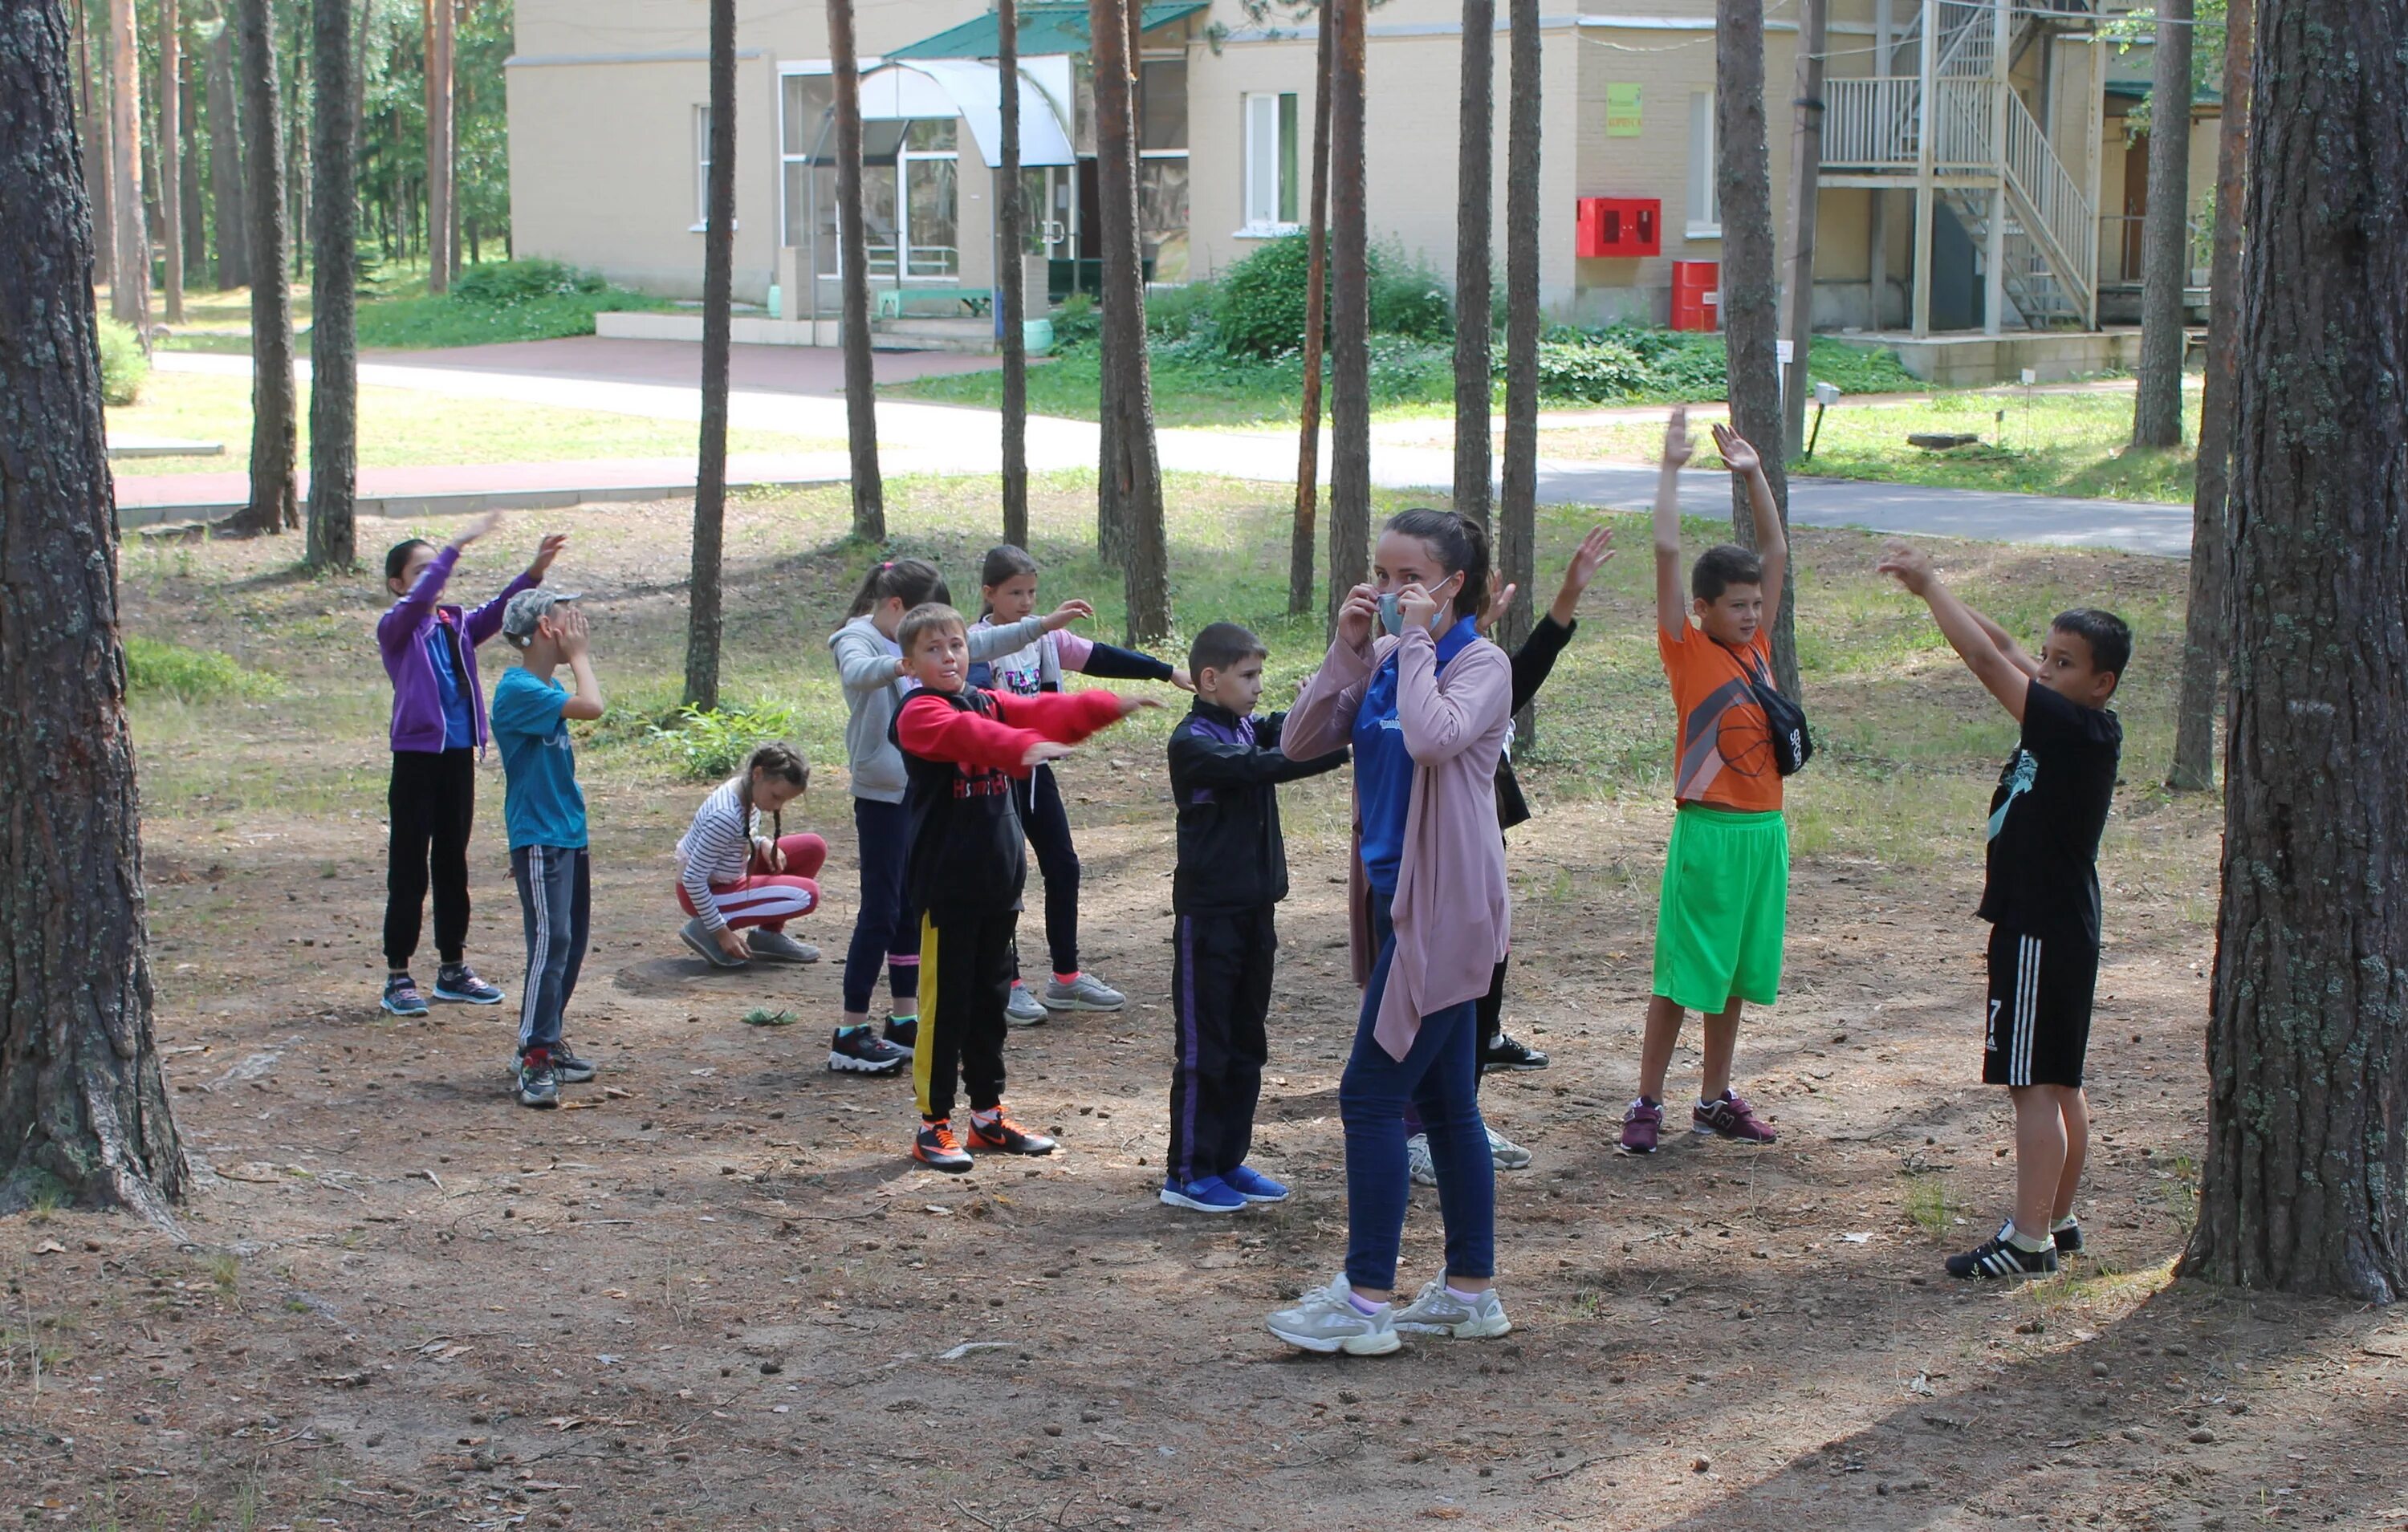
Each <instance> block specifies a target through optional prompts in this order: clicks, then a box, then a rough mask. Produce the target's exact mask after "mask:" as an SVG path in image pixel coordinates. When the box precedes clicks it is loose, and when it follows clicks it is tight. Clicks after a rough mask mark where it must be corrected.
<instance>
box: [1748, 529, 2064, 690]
mask: <svg viewBox="0 0 2408 1532" xmlns="http://www.w3.org/2000/svg"><path fill="white" fill-rule="evenodd" d="M1874 567H1875V569H1876V570H1877V571H1878V572H1880V573H1882V574H1885V575H1895V576H1897V577H1898V582H1899V584H1901V585H1903V586H1905V587H1906V588H1907V590H1908V591H1910V592H1912V593H1913V594H1915V595H1918V596H1921V597H1922V598H1923V600H1924V603H1925V604H1926V605H1928V607H1930V609H1931V618H1932V621H1933V622H1936V623H1939V624H1940V631H1941V633H1942V634H1943V635H1945V636H1946V637H1947V639H1948V642H1949V643H1950V644H1951V645H1952V646H1953V647H1954V648H1955V649H1956V651H1957V656H1958V657H1959V658H1961V659H1962V660H1964V662H1965V667H1966V668H1967V669H1968V670H1971V671H1972V672H1973V675H1974V677H1975V678H1976V679H1977V680H1980V681H1981V683H1982V684H1983V685H1984V686H1986V687H1988V688H1989V690H1990V694H1991V695H1992V696H1994V697H1997V698H1998V699H1999V705H2000V707H2002V708H2004V709H2006V710H2007V712H2008V715H2009V716H2010V717H2012V718H2014V721H2015V722H2016V723H2022V722H2023V721H2024V703H2025V701H2026V699H2027V698H2028V696H2029V695H2030V693H2031V683H2032V673H2031V672H2030V671H2028V670H2026V669H2024V668H2023V667H2022V666H2019V665H2017V664H2016V663H2015V661H2014V660H2013V659H2010V658H2009V657H2008V656H2007V654H2006V652H2005V651H2002V650H2001V649H2000V647H1999V645H1998V643H1997V642H1996V641H1995V640H1993V639H1992V637H1990V635H1991V634H1992V633H1996V632H1998V624H1997V623H1992V622H1990V621H1989V620H1988V619H1986V618H1985V617H1983V616H1982V615H1981V614H1980V613H1979V612H1977V611H1975V610H1974V609H1972V608H1971V607H1969V606H1967V605H1965V603H1964V602H1962V601H1960V600H1958V599H1957V593H1956V592H1954V591H1952V590H1950V589H1949V588H1948V587H1947V585H1946V584H1945V583H1943V582H1942V580H1941V579H1940V571H1939V570H1937V569H1935V568H1933V567H1932V566H1931V555H1930V554H1928V553H1927V552H1925V551H1922V550H1921V549H1919V548H1914V547H1910V546H1909V545H1907V544H1906V543H1903V542H1899V541H1896V540H1894V539H1893V540H1892V541H1891V542H1890V543H1889V544H1887V545H1886V546H1885V548H1884V550H1883V551H1882V557H1881V563H1879V564H1878V565H1876V566H1874ZM1766 583H1767V584H1768V585H1769V584H1770V579H1769V578H1768V580H1767V581H1766ZM2000 637H2005V636H2004V635H2003V634H2000ZM2008 642H2009V643H2010V645H2012V644H2013V642H2014V640H2012V639H2009V640H2008ZM2016 652H2017V653H2018V654H2020V653H2021V652H2022V651H2020V650H2018V651H2016Z"/></svg>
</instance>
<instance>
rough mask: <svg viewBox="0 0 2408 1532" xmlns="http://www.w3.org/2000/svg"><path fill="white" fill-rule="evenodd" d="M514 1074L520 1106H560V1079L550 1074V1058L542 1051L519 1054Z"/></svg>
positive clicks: (536, 1050)
mask: <svg viewBox="0 0 2408 1532" xmlns="http://www.w3.org/2000/svg"><path fill="white" fill-rule="evenodd" d="M515 1073H516V1075H517V1081H516V1083H517V1086H518V1092H517V1094H518V1098H519V1105H520V1106H522V1107H557V1106H559V1105H560V1077H559V1076H558V1075H556V1074H554V1073H553V1072H552V1059H551V1056H550V1055H549V1054H547V1053H546V1052H544V1051H543V1050H542V1049H540V1048H536V1049H530V1050H528V1051H527V1052H525V1053H523V1054H521V1055H520V1057H519V1064H518V1068H517V1070H516V1071H515Z"/></svg>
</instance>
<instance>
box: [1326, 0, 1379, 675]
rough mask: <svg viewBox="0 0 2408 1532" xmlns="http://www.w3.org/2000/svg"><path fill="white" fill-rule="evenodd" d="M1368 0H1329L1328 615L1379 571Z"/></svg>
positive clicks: (1334, 618)
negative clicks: (1367, 161)
mask: <svg viewBox="0 0 2408 1532" xmlns="http://www.w3.org/2000/svg"><path fill="white" fill-rule="evenodd" d="M1365 3H1366V0H1328V5H1329V9H1330V13H1331V15H1332V17H1333V18H1334V19H1335V21H1337V24H1338V36H1337V40H1336V44H1335V48H1336V53H1335V56H1334V57H1333V59H1332V62H1331V65H1330V90H1329V105H1330V116H1329V251H1330V256H1329V307H1330V324H1329V342H1330V348H1329V445H1330V454H1329V455H1330V461H1329V591H1328V599H1327V601H1326V604H1325V618H1326V622H1327V623H1329V624H1330V625H1331V626H1333V627H1334V626H1335V625H1336V624H1337V622H1338V607H1339V604H1340V602H1342V601H1344V600H1345V599H1346V595H1347V593H1348V592H1350V591H1352V590H1353V589H1354V588H1355V586H1357V585H1360V584H1362V583H1363V582H1364V581H1365V580H1369V578H1370V573H1371V390H1370V339H1371V337H1370V327H1371V282H1370V243H1369V225H1368V223H1367V222H1366V213H1365V208H1364V186H1363V182H1364V141H1363V133H1364V125H1363V107H1364V100H1363V93H1364V79H1363V72H1364V22H1363V7H1364V5H1365Z"/></svg>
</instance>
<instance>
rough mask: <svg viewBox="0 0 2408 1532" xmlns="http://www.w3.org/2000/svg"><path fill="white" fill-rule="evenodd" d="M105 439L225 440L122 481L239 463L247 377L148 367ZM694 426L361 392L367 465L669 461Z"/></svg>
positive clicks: (746, 439) (776, 444)
mask: <svg viewBox="0 0 2408 1532" xmlns="http://www.w3.org/2000/svg"><path fill="white" fill-rule="evenodd" d="M300 414H301V422H300V427H301V461H302V462H304V463H307V462H308V457H309V445H308V444H309V410H308V390H306V389H305V390H303V397H302V400H301V410H300ZM108 429H109V433H110V435H112V436H120V437H123V436H146V437H177V438H179V439H182V440H188V441H215V442H222V443H223V444H224V446H225V453H224V455H222V456H216V457H138V458H119V459H117V460H116V461H115V462H113V463H112V464H111V465H110V466H111V468H113V469H114V470H115V471H116V473H117V474H118V475H120V476H121V477H126V476H134V475H143V474H175V473H214V472H225V471H230V470H235V469H239V468H240V467H242V465H243V463H244V454H245V453H247V452H248V451H250V442H251V383H250V380H249V379H244V378H234V377H218V376H215V375H212V374H208V373H191V372H154V373H152V374H151V375H150V381H149V382H148V383H146V384H144V385H143V389H142V398H141V402H140V403H138V404H134V405H129V406H126V407H125V408H118V409H111V410H109V411H108ZM695 429H696V428H695V426H694V425H692V424H691V423H689V422H683V421H661V420H648V419H646V418H644V417H642V416H638V415H613V414H606V413H603V412H601V411H598V410H581V409H556V408H549V407H547V406H543V405H529V404H519V403H516V402H514V401H511V400H507V399H461V398H452V397H448V396H446V395H443V394H426V393H421V392H420V391H418V390H416V389H404V388H373V387H364V388H362V389H361V390H360V465H361V466H362V467H364V468H387V467H397V466H401V465H446V464H467V463H560V462H568V461H572V460H577V459H584V458H606V457H668V456H676V455H680V454H686V453H691V452H693V451H694V450H695ZM727 448H728V451H732V452H810V451H843V449H844V443H843V442H841V441H830V440H823V439H819V438H816V437H791V436H786V435H784V434H782V433H780V432H774V431H759V430H733V429H732V430H730V431H729V432H728V433H727Z"/></svg>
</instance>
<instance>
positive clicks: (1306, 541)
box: [1287, 0, 1336, 617]
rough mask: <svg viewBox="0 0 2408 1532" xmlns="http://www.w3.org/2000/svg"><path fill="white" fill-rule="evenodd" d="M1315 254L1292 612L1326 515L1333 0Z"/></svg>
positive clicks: (1303, 605)
mask: <svg viewBox="0 0 2408 1532" xmlns="http://www.w3.org/2000/svg"><path fill="white" fill-rule="evenodd" d="M1312 30H1313V50H1312V61H1313V64H1312V81H1313V84H1312V191H1311V193H1310V194H1311V196H1312V207H1311V208H1308V209H1307V210H1306V213H1305V222H1306V225H1307V227H1308V229H1309V231H1310V232H1309V233H1308V234H1307V236H1306V237H1307V238H1308V239H1309V240H1310V241H1311V242H1312V253H1311V254H1310V255H1309V256H1308V257H1307V258H1306V261H1305V273H1304V397H1303V399H1302V400H1301V401H1300V410H1299V414H1300V419H1299V420H1298V421H1297V445H1296V520H1295V525H1294V528H1293V530H1292V531H1291V532H1290V533H1289V536H1288V545H1287V612H1288V615H1289V616H1290V617H1301V616H1303V615H1304V614H1305V613H1306V612H1309V611H1311V610H1312V565H1313V558H1312V549H1313V543H1314V542H1315V541H1316V540H1317V538H1318V535H1319V531H1320V528H1319V526H1318V524H1317V523H1319V522H1320V520H1321V375H1322V373H1323V371H1324V370H1325V368H1324V366H1323V364H1324V363H1325V362H1326V360H1327V358H1326V355H1325V354H1324V352H1325V351H1326V346H1327V342H1328V339H1329V84H1330V81H1329V69H1330V60H1331V56H1332V49H1333V43H1334V39H1335V36H1336V33H1335V29H1334V28H1332V27H1331V26H1330V24H1329V5H1328V0H1322V3H1321V4H1320V5H1319V6H1318V7H1316V8H1315V10H1314V13H1313V26H1312Z"/></svg>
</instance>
